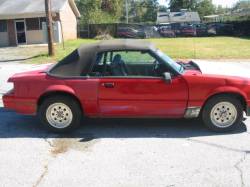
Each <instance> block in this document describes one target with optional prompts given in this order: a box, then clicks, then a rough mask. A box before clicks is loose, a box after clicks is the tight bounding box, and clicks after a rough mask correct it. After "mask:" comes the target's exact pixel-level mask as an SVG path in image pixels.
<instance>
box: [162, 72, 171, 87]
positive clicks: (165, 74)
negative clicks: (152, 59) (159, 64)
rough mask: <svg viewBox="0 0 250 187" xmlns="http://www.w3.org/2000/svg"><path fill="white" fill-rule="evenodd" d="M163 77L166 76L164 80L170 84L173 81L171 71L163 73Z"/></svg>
mask: <svg viewBox="0 0 250 187" xmlns="http://www.w3.org/2000/svg"><path fill="white" fill-rule="evenodd" d="M163 78H164V81H165V82H166V83H168V84H170V83H171V82H172V77H171V74H170V73H169V72H165V73H163Z"/></svg>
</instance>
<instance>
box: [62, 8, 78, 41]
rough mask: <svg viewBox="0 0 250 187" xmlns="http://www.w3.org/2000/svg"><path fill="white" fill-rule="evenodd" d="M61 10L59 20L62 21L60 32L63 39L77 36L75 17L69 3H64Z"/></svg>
mask: <svg viewBox="0 0 250 187" xmlns="http://www.w3.org/2000/svg"><path fill="white" fill-rule="evenodd" d="M65 6H66V7H64V9H63V11H61V12H60V20H61V23H62V32H63V37H64V39H65V40H69V39H76V38H77V19H76V16H75V14H74V12H73V11H72V9H71V7H70V5H69V3H67V4H66V5H65Z"/></svg>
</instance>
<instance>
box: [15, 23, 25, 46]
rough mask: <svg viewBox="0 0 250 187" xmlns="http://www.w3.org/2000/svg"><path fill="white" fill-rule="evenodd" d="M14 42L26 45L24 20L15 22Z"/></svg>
mask: <svg viewBox="0 0 250 187" xmlns="http://www.w3.org/2000/svg"><path fill="white" fill-rule="evenodd" d="M15 23H16V41H17V44H26V28H25V21H24V20H16V21H15Z"/></svg>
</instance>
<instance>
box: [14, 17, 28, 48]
mask: <svg viewBox="0 0 250 187" xmlns="http://www.w3.org/2000/svg"><path fill="white" fill-rule="evenodd" d="M18 22H23V24H24V33H25V42H24V43H18V38H17V28H16V23H18ZM15 35H16V45H24V44H27V30H26V20H25V19H21V20H15Z"/></svg>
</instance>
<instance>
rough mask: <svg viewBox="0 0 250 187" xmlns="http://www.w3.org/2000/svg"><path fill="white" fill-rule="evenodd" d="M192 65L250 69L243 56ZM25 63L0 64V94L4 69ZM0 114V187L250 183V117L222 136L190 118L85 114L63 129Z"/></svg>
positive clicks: (236, 70)
mask: <svg viewBox="0 0 250 187" xmlns="http://www.w3.org/2000/svg"><path fill="white" fill-rule="evenodd" d="M198 63H199V64H200V66H201V68H202V70H203V71H204V72H209V73H211V72H213V73H223V74H233V75H245V76H249V72H250V65H248V64H247V63H246V62H245V63H240V62H236V63H235V62H230V63H224V62H220V63H214V62H211V61H209V62H206V61H198ZM31 68H38V67H36V66H32V65H23V64H22V65H21V64H19V63H16V62H9V63H0V86H1V87H0V88H1V92H5V91H6V90H7V89H9V88H10V87H11V85H8V84H6V83H4V82H5V81H6V79H7V77H8V76H9V75H10V74H13V73H14V72H15V71H23V70H27V69H31ZM0 119H1V120H0V183H1V185H2V186H10V187H13V186H108V187H110V186H113V187H117V186H122V187H128V186H133V187H134V186H135V187H140V186H141V187H145V186H149V187H153V186H156V187H160V186H164V187H166V186H226V187H230V186H232V187H235V186H250V178H249V176H250V156H249V153H250V143H249V142H250V130H249V129H250V119H246V120H245V121H244V123H242V125H241V127H240V128H239V129H238V130H237V131H235V132H233V133H228V134H218V133H213V132H210V131H208V130H207V129H206V128H204V127H203V125H202V124H201V123H200V122H198V121H195V120H153V119H152V120H151V119H150V120H149V119H147V120H142V119H140V120H139V119H129V120H128V119H115V120H114V119H113V120H112V119H102V120H101V119H88V120H85V122H84V125H83V127H82V128H80V129H79V130H78V131H77V132H74V133H72V134H68V135H56V134H52V133H47V132H46V131H44V130H43V129H42V128H41V127H40V125H39V123H38V120H37V119H36V118H35V117H29V116H22V115H18V114H15V113H13V112H10V111H5V110H4V109H0Z"/></svg>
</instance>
